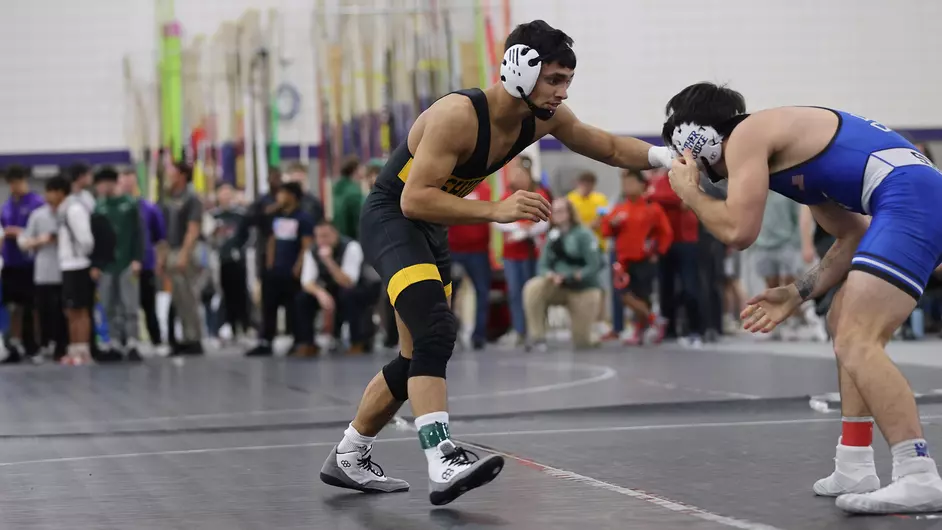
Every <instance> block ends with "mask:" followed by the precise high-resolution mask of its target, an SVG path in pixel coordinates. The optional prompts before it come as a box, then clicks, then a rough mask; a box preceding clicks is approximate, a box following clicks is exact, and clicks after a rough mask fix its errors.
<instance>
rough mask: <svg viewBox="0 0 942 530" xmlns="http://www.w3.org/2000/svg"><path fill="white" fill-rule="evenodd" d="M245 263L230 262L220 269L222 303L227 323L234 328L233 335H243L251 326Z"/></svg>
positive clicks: (223, 264) (222, 265)
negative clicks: (238, 333) (237, 333)
mask: <svg viewBox="0 0 942 530" xmlns="http://www.w3.org/2000/svg"><path fill="white" fill-rule="evenodd" d="M247 274H248V272H247V271H246V267H245V262H244V261H230V262H225V263H222V264H221V265H220V267H219V284H220V288H221V289H222V303H223V310H224V312H225V317H226V322H228V323H229V325H230V326H231V327H232V333H233V334H235V333H236V332H237V331H238V330H241V331H242V333H245V332H246V331H248V329H249V327H250V326H251V322H250V321H249V293H248V287H247V286H246V278H247V276H246V275H247Z"/></svg>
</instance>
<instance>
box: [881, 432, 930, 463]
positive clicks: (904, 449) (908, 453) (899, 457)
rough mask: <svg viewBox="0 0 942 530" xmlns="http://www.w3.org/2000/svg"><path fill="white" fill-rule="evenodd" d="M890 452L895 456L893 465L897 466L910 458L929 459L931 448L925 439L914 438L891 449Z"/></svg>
mask: <svg viewBox="0 0 942 530" xmlns="http://www.w3.org/2000/svg"><path fill="white" fill-rule="evenodd" d="M890 452H891V453H892V454H893V463H894V464H897V463H900V462H902V461H903V460H907V459H909V458H916V457H920V456H922V457H928V456H929V446H928V444H926V441H925V440H924V439H922V438H913V439H912V440H903V441H902V442H900V443H898V444H896V445H894V446H893V447H890Z"/></svg>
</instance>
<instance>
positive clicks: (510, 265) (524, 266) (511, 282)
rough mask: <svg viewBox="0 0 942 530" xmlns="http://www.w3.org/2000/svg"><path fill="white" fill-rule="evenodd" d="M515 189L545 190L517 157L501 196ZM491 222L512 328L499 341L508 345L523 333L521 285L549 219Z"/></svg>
mask: <svg viewBox="0 0 942 530" xmlns="http://www.w3.org/2000/svg"><path fill="white" fill-rule="evenodd" d="M519 190H526V191H532V192H536V193H539V194H541V195H543V196H544V197H545V196H546V195H545V192H543V191H542V190H541V189H540V188H539V186H537V184H536V183H535V182H534V181H533V175H532V174H531V173H530V167H529V165H527V164H521V163H519V161H518V162H517V163H515V164H513V166H512V167H511V169H510V176H509V179H508V189H507V191H506V192H505V193H504V196H503V197H502V199H506V198H507V197H510V196H511V195H513V194H514V193H515V192H516V191H519ZM547 198H548V197H547ZM494 226H496V227H497V229H498V230H500V231H501V232H503V233H504V253H503V255H504V279H505V280H506V282H507V304H508V305H509V306H510V321H511V324H512V326H513V330H511V331H510V332H509V333H508V334H507V335H506V336H505V338H503V339H501V341H502V342H504V343H505V344H507V345H510V346H518V345H520V344H522V343H523V341H524V340H525V339H526V337H527V317H526V312H525V311H524V302H523V286H524V285H526V283H527V282H528V281H530V279H531V278H533V277H534V276H536V261H537V258H538V257H539V245H538V239H539V238H540V237H541V236H542V235H543V234H545V233H546V231H547V230H549V222H547V221H540V222H539V223H534V222H532V221H526V220H523V221H517V222H515V223H507V224H498V223H495V224H494Z"/></svg>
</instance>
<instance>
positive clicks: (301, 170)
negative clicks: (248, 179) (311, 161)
mask: <svg viewBox="0 0 942 530" xmlns="http://www.w3.org/2000/svg"><path fill="white" fill-rule="evenodd" d="M269 171H278V168H271V169H269ZM286 173H287V174H286V175H285V179H284V181H285V182H297V183H298V184H300V185H301V192H302V195H301V211H302V212H304V213H306V214H308V216H310V218H311V219H313V220H314V222H315V223H319V222H321V220H322V219H323V218H324V203H323V202H322V201H321V200H320V199H319V198H317V196H315V195H314V194H312V193H310V192H309V191H308V173H307V166H305V165H304V164H302V163H300V162H294V163H292V164H291V165H289V166H288V169H287V171H286Z"/></svg>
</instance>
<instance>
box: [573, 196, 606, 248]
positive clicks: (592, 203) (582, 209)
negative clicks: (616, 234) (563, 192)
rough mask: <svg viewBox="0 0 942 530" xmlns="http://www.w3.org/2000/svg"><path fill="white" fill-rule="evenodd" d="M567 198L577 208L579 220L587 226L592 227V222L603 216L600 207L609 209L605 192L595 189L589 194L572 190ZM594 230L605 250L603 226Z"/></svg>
mask: <svg viewBox="0 0 942 530" xmlns="http://www.w3.org/2000/svg"><path fill="white" fill-rule="evenodd" d="M566 198H567V199H569V202H571V203H572V206H573V208H575V210H576V215H578V216H579V221H580V222H581V223H582V224H584V225H585V226H586V227H591V226H592V224H593V223H595V221H596V220H598V219H599V218H600V217H601V216H602V214H601V212H600V211H599V210H600V209H605V210H607V209H608V199H607V198H605V195H604V194H602V193H599V192H597V191H593V192H592V193H590V194H589V195H588V196H583V195H581V194H580V193H579V192H578V191H571V192H569V195H567V196H566ZM594 232H595V236H596V237H597V238H598V240H599V245H601V247H602V250H605V249H606V247H607V245H606V244H605V240H604V239H603V238H602V229H601V227H596V228H595V229H594Z"/></svg>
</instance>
